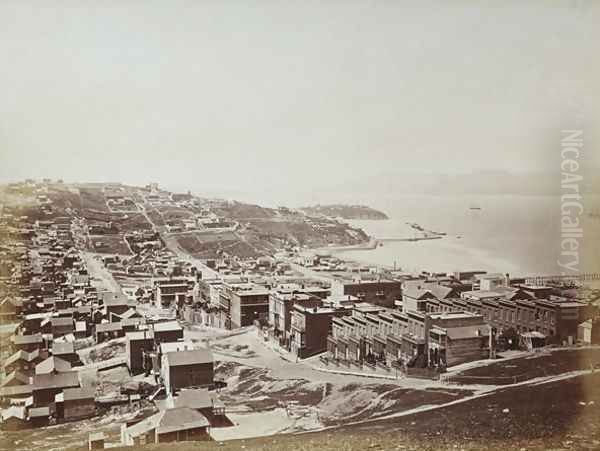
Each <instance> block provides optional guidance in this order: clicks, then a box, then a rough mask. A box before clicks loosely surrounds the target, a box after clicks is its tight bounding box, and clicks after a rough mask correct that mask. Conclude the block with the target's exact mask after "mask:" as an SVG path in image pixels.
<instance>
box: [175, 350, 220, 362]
mask: <svg viewBox="0 0 600 451" xmlns="http://www.w3.org/2000/svg"><path fill="white" fill-rule="evenodd" d="M166 357H167V362H168V364H169V366H184V365H195V364H201V363H212V362H213V361H214V358H213V355H212V352H211V351H210V350H209V349H193V350H190V351H175V352H168V353H167V354H166Z"/></svg>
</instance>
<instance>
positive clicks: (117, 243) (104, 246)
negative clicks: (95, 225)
mask: <svg viewBox="0 0 600 451" xmlns="http://www.w3.org/2000/svg"><path fill="white" fill-rule="evenodd" d="M90 241H91V246H90V248H89V250H90V251H91V252H95V253H98V254H119V255H130V254H131V251H130V250H129V246H128V245H127V243H126V242H125V238H124V236H123V235H90Z"/></svg>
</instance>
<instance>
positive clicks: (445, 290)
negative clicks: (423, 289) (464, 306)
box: [429, 284, 455, 299]
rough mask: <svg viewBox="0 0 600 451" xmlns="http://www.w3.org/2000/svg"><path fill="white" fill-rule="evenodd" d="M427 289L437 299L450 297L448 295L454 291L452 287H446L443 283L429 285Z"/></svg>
mask: <svg viewBox="0 0 600 451" xmlns="http://www.w3.org/2000/svg"><path fill="white" fill-rule="evenodd" d="M429 291H430V292H431V294H433V295H434V296H435V297H436V298H437V299H446V298H448V297H450V295H452V294H454V293H455V289H454V288H451V287H447V286H445V285H438V284H436V285H432V286H430V287H429Z"/></svg>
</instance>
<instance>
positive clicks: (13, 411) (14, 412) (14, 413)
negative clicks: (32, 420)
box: [1, 406, 26, 422]
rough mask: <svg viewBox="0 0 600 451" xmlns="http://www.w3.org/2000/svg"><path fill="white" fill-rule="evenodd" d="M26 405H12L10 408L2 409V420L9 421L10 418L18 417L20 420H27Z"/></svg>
mask: <svg viewBox="0 0 600 451" xmlns="http://www.w3.org/2000/svg"><path fill="white" fill-rule="evenodd" d="M25 413H26V409H25V406H11V407H9V408H8V409H2V411H1V415H2V421H3V422H4V421H7V420H8V419H10V418H18V419H19V420H23V421H25V420H26V418H25Z"/></svg>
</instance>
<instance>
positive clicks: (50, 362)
mask: <svg viewBox="0 0 600 451" xmlns="http://www.w3.org/2000/svg"><path fill="white" fill-rule="evenodd" d="M66 371H71V363H70V362H67V361H66V360H63V359H61V358H59V357H54V356H51V357H48V358H47V359H46V360H44V361H43V362H40V363H38V364H37V365H36V367H35V374H49V373H53V372H57V373H64V372H66Z"/></svg>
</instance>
